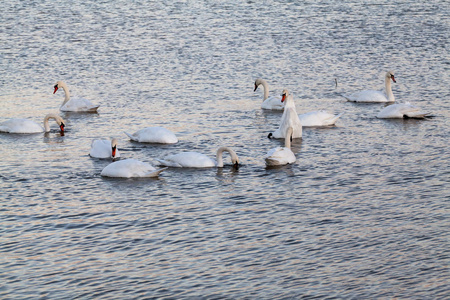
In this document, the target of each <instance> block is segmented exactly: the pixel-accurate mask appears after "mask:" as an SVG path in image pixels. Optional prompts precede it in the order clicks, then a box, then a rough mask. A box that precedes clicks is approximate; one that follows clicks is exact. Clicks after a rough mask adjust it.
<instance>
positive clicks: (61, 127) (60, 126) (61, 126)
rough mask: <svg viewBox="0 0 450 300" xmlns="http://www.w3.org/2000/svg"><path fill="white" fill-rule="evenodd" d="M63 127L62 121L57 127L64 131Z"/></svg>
mask: <svg viewBox="0 0 450 300" xmlns="http://www.w3.org/2000/svg"><path fill="white" fill-rule="evenodd" d="M64 127H65V125H64V123H61V125H59V129H61V131H62V132H64Z"/></svg>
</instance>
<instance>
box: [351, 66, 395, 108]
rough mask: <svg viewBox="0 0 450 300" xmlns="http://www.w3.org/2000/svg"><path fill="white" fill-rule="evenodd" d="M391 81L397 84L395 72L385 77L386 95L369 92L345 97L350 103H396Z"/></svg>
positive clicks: (388, 73)
mask: <svg viewBox="0 0 450 300" xmlns="http://www.w3.org/2000/svg"><path fill="white" fill-rule="evenodd" d="M391 79H392V81H393V82H396V81H395V77H394V72H392V71H389V72H386V75H385V77H384V84H385V93H383V92H380V91H373V90H367V91H361V92H356V93H353V94H351V95H349V96H345V95H344V97H345V98H346V99H347V100H348V101H352V102H367V103H368V102H395V97H394V94H393V93H392V87H391Z"/></svg>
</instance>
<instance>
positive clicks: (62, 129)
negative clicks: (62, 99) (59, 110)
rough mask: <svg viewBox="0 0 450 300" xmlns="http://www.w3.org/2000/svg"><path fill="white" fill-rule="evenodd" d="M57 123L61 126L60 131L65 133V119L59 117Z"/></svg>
mask: <svg viewBox="0 0 450 300" xmlns="http://www.w3.org/2000/svg"><path fill="white" fill-rule="evenodd" d="M56 123H57V124H58V125H59V129H60V130H61V132H64V128H66V124H64V120H63V118H61V117H59V116H58V117H57V118H56Z"/></svg>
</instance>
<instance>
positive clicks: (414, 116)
mask: <svg viewBox="0 0 450 300" xmlns="http://www.w3.org/2000/svg"><path fill="white" fill-rule="evenodd" d="M429 114H430V113H424V112H413V113H406V114H405V115H404V116H403V117H404V118H411V119H425V118H428V117H430V116H429Z"/></svg>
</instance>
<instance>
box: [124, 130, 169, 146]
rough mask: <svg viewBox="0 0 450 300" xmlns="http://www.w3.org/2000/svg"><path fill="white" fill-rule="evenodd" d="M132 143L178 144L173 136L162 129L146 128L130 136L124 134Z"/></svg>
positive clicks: (129, 134)
mask: <svg viewBox="0 0 450 300" xmlns="http://www.w3.org/2000/svg"><path fill="white" fill-rule="evenodd" d="M124 133H125V134H126V135H127V136H128V137H129V138H130V139H131V140H132V141H135V142H140V143H157V144H175V143H177V142H178V139H177V137H176V136H175V134H174V133H173V132H172V131H170V130H168V129H166V128H163V127H158V126H156V127H147V128H144V129H141V130H138V131H136V132H135V133H133V134H131V133H128V132H124Z"/></svg>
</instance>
